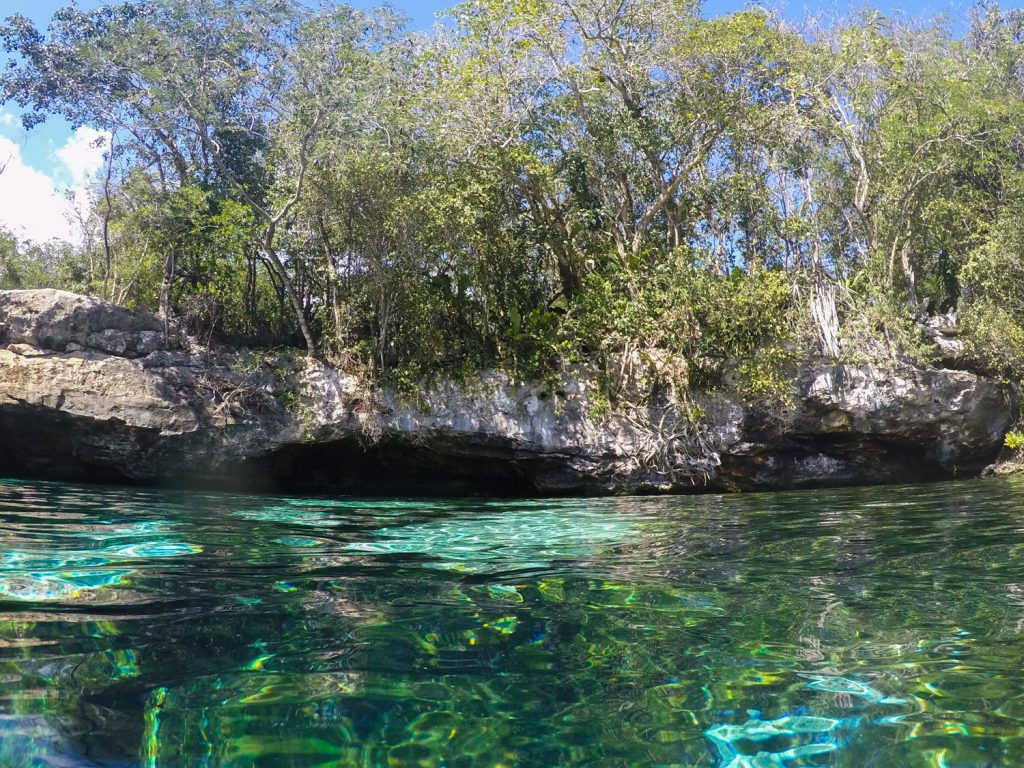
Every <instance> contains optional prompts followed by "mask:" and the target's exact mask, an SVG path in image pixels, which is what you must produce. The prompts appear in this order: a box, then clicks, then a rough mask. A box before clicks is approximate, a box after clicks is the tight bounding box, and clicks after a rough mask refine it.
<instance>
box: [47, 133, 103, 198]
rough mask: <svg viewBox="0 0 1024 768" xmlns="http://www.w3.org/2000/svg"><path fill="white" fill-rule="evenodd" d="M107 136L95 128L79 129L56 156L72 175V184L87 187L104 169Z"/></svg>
mask: <svg viewBox="0 0 1024 768" xmlns="http://www.w3.org/2000/svg"><path fill="white" fill-rule="evenodd" d="M105 136H106V134H104V133H102V132H101V131H97V130H96V129H95V128H79V129H78V130H77V131H75V132H74V133H73V134H72V136H71V138H70V139H68V140H67V143H66V144H65V145H64V146H63V147H61V148H60V149H58V150H57V151H56V152H55V153H54V154H55V155H56V156H57V158H58V159H59V160H60V161H61V162H62V163H63V164H64V167H65V168H67V169H68V172H69V173H70V174H71V183H72V184H73V185H74V186H76V187H83V186H85V185H86V184H87V183H88V182H89V181H90V180H91V179H92V178H93V177H94V176H95V175H96V172H97V171H99V169H100V168H101V167H103V152H104V148H105V147H106V142H105V141H104V138H105Z"/></svg>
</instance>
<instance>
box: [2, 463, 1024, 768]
mask: <svg viewBox="0 0 1024 768" xmlns="http://www.w3.org/2000/svg"><path fill="white" fill-rule="evenodd" d="M1022 492H1024V485H1021V484H1020V483H1018V482H1015V481H1007V480H989V481H972V482H962V483H955V484H952V483H947V484H934V485H927V486H903V487H887V488H875V489H845V490H835V491H813V492H802V493H781V494H762V495H747V496H702V497H685V498H680V497H676V498H651V497H648V498H631V499H623V498H620V499H597V500H544V501H522V500H519V501H492V502H487V501H479V500H478V501H472V500H458V501H453V500H444V499H436V500H415V501H402V500H391V501H382V500H375V501H365V500H359V499H327V498H304V499H298V498H284V497H269V496H242V495H226V494H212V493H185V492H173V493H167V492H159V491H152V490H142V489H130V488H103V487H95V486H93V487H79V486H73V485H66V484H58V483H26V482H18V481H6V482H0V766H3V767H4V768H28V767H31V768H37V767H38V768H43V767H44V766H45V767H52V766H81V767H86V766H93V767H94V766H104V767H110V768H114V767H118V768H127V767H138V768H143V767H145V768H156V767H158V766H159V767H161V768H171V767H173V768H177V767H178V766H181V767H182V768H185V767H191V766H203V767H206V768H213V767H214V766H216V767H221V766H230V767H231V768H243V766H244V767H246V768H249V767H252V766H259V767H260V768H265V767H267V768H270V767H272V768H297V767H299V766H301V767H303V768H305V767H307V766H309V767H310V768H312V767H313V766H317V767H321V768H325V767H326V766H347V765H358V766H392V765H397V766H404V765H409V766H480V765H508V766H512V765H521V766H552V765H593V766H598V765H601V766H605V765H665V766H669V765H671V766H707V767H708V768H764V767H770V766H779V767H784V768H795V767H796V766H857V767H858V768H861V767H863V766H879V767H882V766H884V767H890V766H891V767H892V768H895V767H896V766H900V767H903V766H909V767H911V768H913V767H915V766H921V767H922V768H924V767H925V766H928V767H929V768H936V767H939V766H944V767H946V768H952V767H953V766H963V767H965V768H966V767H967V766H971V767H972V768H977V767H979V766H1014V765H1024V676H1021V675H1020V668H1021V663H1022V661H1024V493H1022Z"/></svg>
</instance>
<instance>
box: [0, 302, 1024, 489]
mask: <svg viewBox="0 0 1024 768" xmlns="http://www.w3.org/2000/svg"><path fill="white" fill-rule="evenodd" d="M595 391H596V383H595V381H594V379H593V378H591V377H588V376H587V375H585V374H584V373H577V374H568V373H567V374H565V375H564V376H563V377H562V381H561V384H560V387H558V388H557V389H551V388H548V387H543V386H537V385H528V384H517V383H515V382H513V381H512V380H511V379H510V378H509V377H508V376H507V375H505V374H502V373H495V372H491V373H486V374H484V375H482V376H481V377H480V379H479V380H478V381H475V382H473V384H472V385H460V384H456V383H454V382H442V383H439V384H437V385H434V386H431V387H428V388H426V389H424V390H423V391H421V392H418V393H417V394H416V396H415V397H410V398H402V397H399V396H397V395H396V394H395V393H392V392H387V391H381V390H378V389H374V388H372V387H371V386H370V385H369V384H368V383H367V382H366V381H364V380H362V379H361V378H360V377H358V376H354V375H350V374H348V373H346V372H344V371H340V370H336V369H333V368H331V367H329V366H327V365H325V364H323V363H321V362H318V361H311V360H306V359H304V358H301V357H293V356H289V355H277V356H262V357H261V356H257V355H253V354H248V353H244V352H235V353H230V354H222V355H212V356H202V355H196V354H190V353H189V352H187V351H185V350H182V349H179V348H176V347H175V344H174V343H173V340H172V341H171V342H170V343H169V342H168V341H167V340H166V339H165V336H164V334H163V332H162V330H161V327H160V322H159V321H158V320H157V319H156V318H155V317H152V316H150V315H144V314H136V313H132V312H129V311H128V310H125V309H123V308H120V307H114V306H112V305H109V304H105V303H103V302H98V301H95V300H92V299H85V298H83V297H81V296H76V295H74V294H70V293H64V292H60V291H0V431H2V433H3V435H4V439H3V440H2V441H0V462H2V466H3V467H4V473H5V474H29V475H34V476H43V477H52V478H59V479H86V480H100V481H103V480H108V481H119V482H144V483H154V482H172V483H202V484H217V485H231V486H234V487H244V488H265V489H269V488H297V489H303V490H322V491H331V492H353V493H386V494H392V495H394V494H402V493H416V494H422V493H429V494H444V495H459V494H471V493H480V494H485V493H486V494H512V495H532V494H569V493H573V494H583V493H595V494H596V493H626V492H653V491H687V490H752V489H776V488H787V487H800V486H812V485H825V484H832V485H837V484H851V483H868V482H893V481H899V482H902V481H911V480H917V479H927V478H939V477H953V476H963V475H973V474H977V473H978V472H980V471H981V470H982V469H983V468H984V467H985V466H986V465H987V464H988V463H989V462H990V461H991V460H992V459H993V458H994V457H995V455H996V454H997V453H998V450H999V447H1000V445H1001V443H1002V439H1003V436H1004V434H1005V432H1006V430H1007V429H1008V427H1009V424H1010V420H1011V415H1012V412H1013V404H1012V398H1011V396H1010V394H1009V392H1008V390H1006V389H1004V388H1003V387H1002V386H1000V385H998V384H997V383H995V382H993V381H991V380H989V379H986V378H984V377H981V376H977V375H975V374H972V373H968V372H965V371H954V370H931V369H929V370H924V369H917V368H909V367H906V368H902V369H899V370H896V371H883V370H874V369H870V368H860V367H850V366H843V365H838V364H824V363H822V364H817V365H809V366H807V367H805V368H804V369H803V370H801V371H800V374H799V377H798V380H797V388H796V394H795V397H794V403H793V406H792V407H791V408H787V409H785V410H782V411H777V412H766V411H764V410H763V409H759V408H756V407H752V406H750V405H747V404H745V403H743V402H742V401H741V400H740V399H739V398H738V397H737V396H735V395H733V394H729V393H719V394H713V395H707V396H699V397H697V400H696V405H698V406H699V409H700V411H702V413H703V415H702V416H700V417H694V416H689V415H685V414H683V413H681V412H679V410H677V409H676V408H675V407H673V406H672V405H671V404H661V405H657V404H656V405H651V406H645V407H643V408H634V409H632V410H630V411H628V412H626V411H621V412H617V413H613V414H612V415H610V416H607V417H599V416H597V415H596V414H597V409H596V408H595V407H594V406H595V402H596V399H595V397H594V394H595ZM695 397H696V396H695Z"/></svg>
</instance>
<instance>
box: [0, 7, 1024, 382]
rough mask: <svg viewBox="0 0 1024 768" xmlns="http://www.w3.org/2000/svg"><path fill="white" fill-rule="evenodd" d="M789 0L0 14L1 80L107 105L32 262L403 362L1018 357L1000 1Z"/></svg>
mask: <svg viewBox="0 0 1024 768" xmlns="http://www.w3.org/2000/svg"><path fill="white" fill-rule="evenodd" d="M958 26H959V27H960V28H962V29H963V30H965V31H962V32H961V33H959V34H954V33H953V32H952V31H951V29H952V28H953V25H951V24H950V23H949V20H942V19H937V20H930V21H906V20H900V19H896V18H889V17H886V16H885V15H883V14H881V13H879V12H875V11H870V10H869V11H862V12H860V13H858V14H856V15H854V16H851V17H849V18H846V19H844V20H842V21H839V22H836V23H833V24H829V25H820V24H814V23H812V22H811V21H808V22H807V23H804V24H794V23H793V22H791V21H787V20H785V19H783V18H781V17H778V16H776V15H773V14H772V13H769V12H767V11H762V10H758V9H751V10H747V11H744V12H741V13H735V14H732V15H728V16H723V17H718V18H707V17H705V16H703V15H702V13H701V8H700V6H699V5H698V4H697V3H694V2H688V1H686V0H617V1H616V2H608V0H468V1H467V2H464V3H462V4H461V5H458V6H456V7H454V8H453V9H452V10H451V11H449V12H448V13H447V14H446V15H445V16H443V18H442V19H441V23H440V24H439V25H438V27H437V28H436V29H435V31H433V32H431V33H416V32H410V31H408V30H407V29H406V28H405V26H404V22H403V19H402V18H401V17H400V16H399V15H397V14H396V13H395V12H394V11H392V10H390V9H388V8H381V9H379V10H376V11H371V12H363V11H358V10H354V9H352V8H349V7H347V6H345V5H340V4H334V5H332V4H326V5H323V6H321V7H319V8H316V9H314V8H311V7H309V6H307V5H306V4H304V3H302V2H300V1H299V0H244V1H243V0H130V1H129V2H125V3H121V4H117V5H107V6H104V7H102V8H99V9H97V10H92V11H82V10H78V9H76V8H75V7H73V6H71V5H69V6H68V7H66V8H64V9H62V10H60V11H58V12H57V13H56V14H55V15H54V16H53V19H52V22H51V23H50V24H49V26H48V27H47V28H46V29H38V28H36V27H35V26H34V25H33V23H32V22H31V21H29V20H28V19H27V18H25V17H23V16H18V15H15V16H12V17H10V18H8V19H7V20H6V22H4V23H3V24H2V25H0V39H2V41H3V45H4V47H5V49H6V51H7V53H8V55H9V64H8V66H7V68H6V69H4V70H3V71H2V74H0V98H2V99H3V100H4V102H5V103H8V104H12V105H17V106H18V107H19V108H20V109H21V111H22V114H23V122H24V125H25V126H26V127H27V128H31V127H32V126H34V125H36V124H37V123H39V122H40V121H42V120H44V119H46V118H47V116H49V115H59V116H61V117H63V118H65V119H66V120H68V121H69V122H70V123H71V124H72V125H74V126H79V125H87V126H92V127H94V128H97V129H99V130H101V131H103V132H104V135H105V136H106V137H107V138H106V139H105V151H106V157H107V162H106V165H105V168H104V170H103V174H102V178H100V179H98V180H97V185H96V189H95V194H94V199H93V201H92V206H91V212H90V214H89V216H88V217H87V218H86V219H85V220H83V221H82V239H81V243H79V244H76V245H74V246H71V245H66V244H64V245H60V244H54V243H51V244H26V243H18V242H16V241H15V240H14V239H13V238H11V237H6V238H5V239H4V240H3V242H2V243H0V287H32V286H56V287H62V288H68V289H71V290H76V291H79V292H84V293H89V294H93V295H96V296H99V297H102V298H105V299H108V300H111V301H115V302H118V303H122V304H125V305H129V306H138V307H147V308H150V309H152V310H154V311H156V312H159V313H161V314H162V315H163V316H164V317H167V318H171V317H174V318H177V319H178V321H179V322H182V323H184V324H185V325H186V326H187V327H188V328H189V329H190V331H191V332H193V333H195V334H198V335H200V336H203V337H206V338H208V339H212V340H216V341H222V342H226V343H233V344H246V345H256V346H264V347H268V346H275V345H294V346H299V347H302V348H304V349H306V350H307V351H308V352H309V353H310V354H316V355H321V356H325V357H328V358H330V359H333V360H335V361H339V362H342V363H346V364H351V365H362V366H366V367H367V368H368V369H369V370H371V371H372V372H375V373H376V374H380V375H388V376H392V377H395V378H396V379H397V380H405V381H415V380H417V379H419V378H421V377H424V376H428V375H431V374H434V373H438V372H452V371H458V370H462V371H466V370H479V369H481V368H485V367H504V368H507V369H509V370H512V371H515V372H517V373H518V374H520V375H523V376H543V375H545V373H547V372H550V371H552V370H555V369H557V368H558V366H560V365H563V364H565V363H574V362H588V363H591V364H595V365H597V366H598V367H599V368H600V369H601V370H604V371H605V372H607V373H608V374H609V377H608V379H609V381H614V380H616V379H615V376H614V375H612V374H614V373H616V372H617V373H618V374H620V376H619V378H620V379H621V374H622V372H623V371H624V370H625V369H626V367H628V366H629V365H633V364H635V363H636V361H641V364H642V365H644V366H648V367H652V366H653V368H655V369H658V370H662V371H669V372H671V375H673V376H676V377H682V378H683V379H685V380H686V382H687V383H688V384H690V385H691V386H694V385H701V386H703V385H714V383H715V381H717V380H718V379H720V378H721V376H722V375H723V365H724V361H732V363H731V364H735V365H737V366H738V371H739V375H740V380H741V381H742V382H744V386H746V387H747V390H748V391H749V392H750V393H751V394H754V395H759V394H760V395H764V394H769V395H770V394H771V393H772V392H773V391H775V390H776V389H777V388H778V384H779V378H778V377H779V371H781V370H783V369H784V367H785V365H786V363H787V362H788V361H790V360H792V359H794V358H795V357H796V356H799V355H801V354H818V355H825V356H829V357H833V358H838V359H859V360H863V359H871V360H875V361H880V360H881V361H884V360H894V361H898V360H906V359H912V360H916V361H919V362H928V360H929V359H931V357H933V356H934V350H933V349H932V347H931V345H930V342H929V340H928V338H927V337H926V335H925V334H924V333H923V330H922V328H923V326H922V322H923V321H924V320H925V319H926V318H928V317H929V316H935V315H939V314H943V313H948V312H951V311H955V312H956V313H957V317H958V324H959V333H960V334H961V337H962V338H963V339H964V340H965V343H966V344H967V348H968V351H969V353H970V355H971V356H972V358H973V360H974V363H975V364H976V365H977V366H979V367H980V368H982V369H984V370H987V371H990V372H993V373H997V374H1000V375H1004V376H1009V377H1013V378H1019V377H1020V376H1021V375H1022V373H1024V45H1022V41H1024V12H1021V11H1009V12H1005V11H1002V10H1000V8H999V7H997V6H996V5H995V4H993V3H987V4H984V5H980V6H978V7H977V8H976V9H975V10H974V11H972V12H971V14H970V18H969V19H967V20H966V22H964V23H963V24H960V25H958Z"/></svg>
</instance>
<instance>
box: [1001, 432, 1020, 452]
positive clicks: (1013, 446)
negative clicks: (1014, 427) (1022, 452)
mask: <svg viewBox="0 0 1024 768" xmlns="http://www.w3.org/2000/svg"><path fill="white" fill-rule="evenodd" d="M1003 445H1005V446H1006V447H1007V448H1009V449H1010V450H1012V451H1016V450H1018V449H1020V448H1022V447H1024V434H1021V433H1020V432H1007V433H1006V438H1005V439H1004V440H1003Z"/></svg>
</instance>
